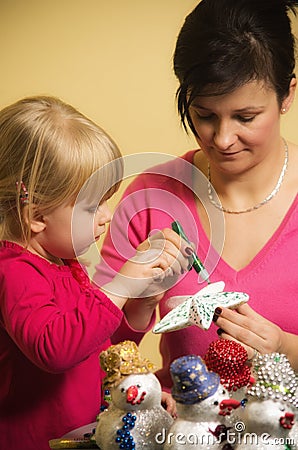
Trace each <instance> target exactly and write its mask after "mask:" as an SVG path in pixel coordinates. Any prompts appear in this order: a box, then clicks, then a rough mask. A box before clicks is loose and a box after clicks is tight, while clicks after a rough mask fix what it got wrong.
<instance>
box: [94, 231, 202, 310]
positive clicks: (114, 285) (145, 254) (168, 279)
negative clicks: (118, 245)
mask: <svg viewBox="0 0 298 450" xmlns="http://www.w3.org/2000/svg"><path fill="white" fill-rule="evenodd" d="M192 251H193V250H192V248H191V246H190V245H189V244H188V243H187V242H186V241H184V240H182V239H181V238H180V236H178V235H177V234H176V233H175V232H174V231H172V230H170V229H164V230H162V231H159V232H157V233H155V234H154V235H152V236H150V237H149V238H148V239H147V240H146V241H145V242H143V243H142V244H140V245H139V246H138V248H137V252H136V254H135V256H134V257H133V258H131V259H130V260H128V261H127V262H126V263H125V264H124V265H123V266H122V268H121V269H120V271H119V273H118V274H117V275H116V276H115V277H114V279H113V280H112V281H111V282H110V283H108V284H106V285H105V286H103V287H102V289H103V290H104V291H105V292H107V294H108V295H109V296H110V297H111V296H117V297H123V298H124V299H125V301H126V299H128V298H141V297H142V298H143V297H153V296H159V299H160V298H161V296H160V295H161V294H163V292H164V291H165V290H167V289H169V288H170V287H171V286H173V284H174V283H175V282H176V281H177V279H178V276H179V275H181V274H182V273H184V272H185V271H186V270H187V268H188V265H189V260H188V257H189V256H190V254H191V252H192Z"/></svg>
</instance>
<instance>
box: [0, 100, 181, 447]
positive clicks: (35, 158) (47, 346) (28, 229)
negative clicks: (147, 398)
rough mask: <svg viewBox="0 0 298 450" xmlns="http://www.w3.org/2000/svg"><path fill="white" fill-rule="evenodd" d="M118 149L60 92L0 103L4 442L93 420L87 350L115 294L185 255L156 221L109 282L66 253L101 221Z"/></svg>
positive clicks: (27, 441) (116, 302)
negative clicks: (154, 230) (99, 281)
mask: <svg viewBox="0 0 298 450" xmlns="http://www.w3.org/2000/svg"><path fill="white" fill-rule="evenodd" d="M120 156H121V155H120V152H119V150H118V148H117V146H116V145H115V144H114V142H113V141H112V140H111V139H110V138H109V137H108V136H107V135H106V134H105V133H104V132H103V130H101V129H100V128H99V127H98V126H96V125H95V124H94V123H93V122H92V121H90V120H88V119H87V118H86V117H84V116H83V115H82V114H80V113H79V112H78V111H76V110H75V109H74V108H73V107H71V106H70V105H67V104H65V103H63V102H62V101H60V100H59V99H56V98H51V97H33V98H27V99H23V100H20V101H18V102H16V103H15V104H13V105H11V106H8V107H7V108H5V109H3V110H2V111H1V112H0V160H1V167H0V233H1V234H0V238H1V239H2V241H1V243H0V443H1V445H0V447H1V448H3V449H10V450H20V449H24V450H46V449H48V448H49V446H48V441H49V439H52V438H56V437H60V436H62V435H63V434H65V433H66V432H68V431H70V430H72V429H75V428H77V427H79V426H82V425H85V424H88V423H90V422H93V421H94V420H95V418H96V415H97V414H98V412H99V409H100V387H101V373H100V366H99V362H98V355H99V353H100V352H101V351H102V350H103V349H105V348H106V347H107V346H109V345H110V340H109V338H110V336H111V335H112V334H113V333H114V332H115V330H116V329H117V328H118V326H119V324H120V322H121V319H122V317H123V313H122V311H121V309H122V307H123V306H124V305H125V303H126V300H127V299H128V297H138V296H141V294H142V297H143V296H144V291H145V290H146V289H147V288H148V287H152V285H154V280H157V281H159V280H160V279H163V278H164V277H167V276H169V275H172V274H173V273H175V274H177V273H181V272H182V271H183V270H185V269H186V267H187V265H188V260H187V257H186V255H187V253H186V251H185V248H184V250H183V252H184V253H183V254H182V253H181V252H180V251H179V245H180V241H179V239H177V236H176V234H175V233H171V231H170V230H165V232H164V236H165V237H164V238H163V239H161V238H160V234H158V235H155V236H153V237H152V238H151V239H150V244H151V249H150V250H148V251H147V252H146V251H145V252H144V251H142V252H141V255H139V253H140V252H139V253H138V252H137V254H136V256H135V257H134V258H133V260H131V261H127V262H126V263H125V264H124V265H123V267H122V268H121V270H120V272H119V274H117V275H116V277H115V278H114V279H113V280H112V281H111V282H110V283H109V285H107V286H104V287H102V288H101V289H98V288H97V287H95V286H91V284H90V283H89V279H88V277H87V275H86V273H85V271H84V270H83V269H82V268H81V266H80V264H79V263H78V261H77V259H76V257H77V256H78V255H80V254H82V253H84V252H85V251H86V250H87V249H88V247H90V245H91V244H92V243H93V242H94V241H95V240H97V239H98V238H99V237H100V235H101V234H103V233H104V231H105V224H106V223H108V222H109V221H110V218H111V215H110V212H109V210H108V207H107V204H106V200H107V199H108V198H109V197H110V196H111V195H112V194H113V193H114V192H115V191H116V190H117V188H118V186H119V183H120V181H121V176H122V165H121V158H120ZM184 245H185V243H184ZM146 248H147V247H146V243H143V244H142V250H144V249H146ZM156 284H158V283H156ZM142 301H143V300H142ZM135 319H136V318H135V317H134V321H135ZM127 320H128V321H129V317H127ZM128 332H129V330H128ZM124 337H126V336H124Z"/></svg>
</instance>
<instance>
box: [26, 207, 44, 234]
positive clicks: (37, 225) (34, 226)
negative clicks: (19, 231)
mask: <svg viewBox="0 0 298 450" xmlns="http://www.w3.org/2000/svg"><path fill="white" fill-rule="evenodd" d="M23 219H24V222H25V223H26V224H27V225H30V228H31V231H32V233H35V234H37V233H40V232H41V231H43V230H44V229H45V228H46V224H45V223H44V220H43V217H42V216H41V215H39V214H38V212H37V211H34V209H33V211H32V217H29V207H28V205H25V206H24V207H23Z"/></svg>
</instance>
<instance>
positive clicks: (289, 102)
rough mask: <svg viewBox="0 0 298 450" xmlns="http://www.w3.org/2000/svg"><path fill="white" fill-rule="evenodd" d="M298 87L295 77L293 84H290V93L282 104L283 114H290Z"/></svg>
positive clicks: (292, 80)
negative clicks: (297, 87)
mask: <svg viewBox="0 0 298 450" xmlns="http://www.w3.org/2000/svg"><path fill="white" fill-rule="evenodd" d="M296 86H297V80H296V78H295V77H294V78H292V79H291V82H290V86H289V93H288V95H287V97H285V99H284V100H283V102H282V104H281V111H282V113H286V112H288V111H289V109H290V108H291V105H292V103H293V101H294V98H295V91H296Z"/></svg>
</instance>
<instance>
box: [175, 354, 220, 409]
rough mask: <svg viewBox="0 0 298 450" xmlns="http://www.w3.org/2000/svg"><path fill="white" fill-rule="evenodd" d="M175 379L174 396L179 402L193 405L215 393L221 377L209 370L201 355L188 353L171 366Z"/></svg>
mask: <svg viewBox="0 0 298 450" xmlns="http://www.w3.org/2000/svg"><path fill="white" fill-rule="evenodd" d="M170 371H171V377H172V380H173V387H172V396H173V398H174V399H175V400H176V401H177V402H178V403H183V404H187V405H192V404H194V403H199V402H200V401H202V400H204V399H205V398H208V397H210V396H211V395H213V394H214V393H215V392H216V391H217V389H218V386H219V383H220V377H219V375H217V374H216V373H215V372H209V371H208V369H207V367H206V365H205V363H204V361H203V360H202V358H201V357H200V356H197V355H187V356H182V357H181V358H178V359H176V360H175V361H173V362H172V364H171V366H170Z"/></svg>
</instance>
